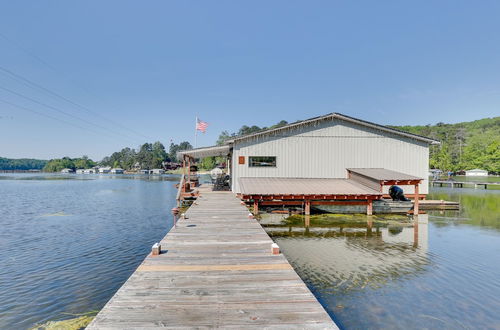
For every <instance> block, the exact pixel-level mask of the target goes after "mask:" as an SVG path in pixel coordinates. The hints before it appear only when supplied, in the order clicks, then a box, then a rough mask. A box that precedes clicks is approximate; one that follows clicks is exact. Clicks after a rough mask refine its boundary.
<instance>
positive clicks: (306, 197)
mask: <svg viewBox="0 0 500 330" xmlns="http://www.w3.org/2000/svg"><path fill="white" fill-rule="evenodd" d="M381 198H382V195H340V194H339V195H243V199H253V200H255V199H258V200H260V201H263V200H318V199H324V200H353V199H354V200H355V199H361V200H368V199H372V200H377V199H381Z"/></svg>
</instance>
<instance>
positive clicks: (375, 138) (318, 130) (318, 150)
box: [178, 113, 439, 213]
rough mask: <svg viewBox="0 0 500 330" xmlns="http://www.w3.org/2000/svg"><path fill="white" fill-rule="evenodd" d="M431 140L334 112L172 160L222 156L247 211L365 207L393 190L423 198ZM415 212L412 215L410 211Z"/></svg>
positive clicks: (234, 189) (235, 138)
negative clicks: (320, 205) (261, 207)
mask: <svg viewBox="0 0 500 330" xmlns="http://www.w3.org/2000/svg"><path fill="white" fill-rule="evenodd" d="M438 143H439V142H438V141H435V140H433V139H430V138H427V137H424V136H420V135H415V134H410V133H407V132H403V131H400V130H397V129H394V128H390V127H387V126H382V125H378V124H375V123H371V122H367V121H364V120H361V119H356V118H353V117H349V116H346V115H343V114H339V113H331V114H328V115H324V116H320V117H315V118H311V119H307V120H303V121H299V122H295V123H292V124H288V125H286V126H283V127H279V128H275V129H268V130H263V131H260V132H257V133H253V134H249V135H244V136H237V137H234V138H232V139H230V140H228V141H226V144H225V145H222V146H213V147H206V148H198V149H193V150H187V151H182V152H179V153H178V157H179V159H182V160H183V161H184V163H185V166H188V165H190V164H191V162H192V161H193V160H194V159H199V158H203V157H208V156H226V157H227V159H228V174H229V175H230V183H231V190H232V191H233V192H234V193H236V194H238V196H240V198H242V199H243V200H246V201H253V202H254V206H255V207H258V205H259V204H262V205H281V204H283V205H293V203H305V208H306V210H307V209H308V207H310V205H311V204H315V203H316V204H317V203H323V204H325V203H339V202H343V203H345V204H349V203H357V204H359V203H366V204H367V207H368V210H367V212H368V213H371V203H372V201H373V200H378V199H381V198H382V197H383V196H387V194H388V189H389V186H390V185H394V184H397V185H399V186H401V187H402V188H403V189H404V192H405V194H406V195H407V196H410V197H413V198H414V197H415V195H416V196H418V197H417V199H418V198H425V195H426V194H427V193H428V179H427V178H428V177H427V174H428V172H429V146H430V145H431V144H438ZM417 210H418V209H417Z"/></svg>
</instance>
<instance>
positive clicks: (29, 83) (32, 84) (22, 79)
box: [0, 66, 149, 139]
mask: <svg viewBox="0 0 500 330" xmlns="http://www.w3.org/2000/svg"><path fill="white" fill-rule="evenodd" d="M0 71H3V72H4V73H6V74H8V75H10V76H11V78H13V79H15V80H17V81H20V82H22V83H23V84H25V85H27V86H30V87H34V88H36V89H38V90H41V91H44V92H46V93H48V94H50V95H52V96H54V97H56V98H59V99H61V100H63V101H66V102H68V103H70V104H72V105H74V106H76V107H78V108H80V109H82V110H84V111H86V112H88V113H91V114H93V115H96V116H99V117H101V118H103V119H105V120H107V121H109V122H110V123H112V124H114V125H116V126H119V127H121V128H123V129H126V130H128V131H130V132H132V133H134V134H136V135H140V136H141V137H143V138H146V139H149V137H147V136H146V135H143V134H141V133H139V132H136V131H135V130H133V129H131V128H128V127H125V126H123V125H122V124H120V123H117V122H115V121H113V120H111V119H109V118H107V117H105V116H103V115H102V114H99V113H97V112H95V111H92V110H90V109H89V108H88V107H86V106H84V105H81V104H79V103H76V102H74V101H72V100H70V99H68V98H67V97H64V96H62V95H60V94H58V93H56V92H54V91H51V90H50V89H48V88H45V87H43V86H41V85H40V84H37V83H35V82H34V81H31V80H29V79H28V78H25V77H23V76H21V75H19V74H16V73H14V72H12V71H11V70H9V69H7V68H4V67H2V66H0Z"/></svg>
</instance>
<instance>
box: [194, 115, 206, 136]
mask: <svg viewBox="0 0 500 330" xmlns="http://www.w3.org/2000/svg"><path fill="white" fill-rule="evenodd" d="M207 127H208V123H207V122H205V121H203V120H200V119H198V118H196V130H198V131H202V132H203V133H205V131H206V130H207Z"/></svg>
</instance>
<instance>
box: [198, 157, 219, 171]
mask: <svg viewBox="0 0 500 330" xmlns="http://www.w3.org/2000/svg"><path fill="white" fill-rule="evenodd" d="M215 165H217V164H216V162H215V157H205V158H202V160H201V162H200V167H201V168H202V169H204V170H211V169H213V168H214V167H215Z"/></svg>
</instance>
